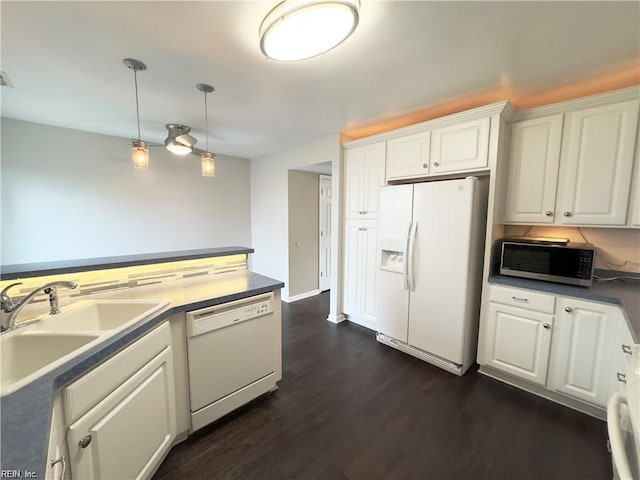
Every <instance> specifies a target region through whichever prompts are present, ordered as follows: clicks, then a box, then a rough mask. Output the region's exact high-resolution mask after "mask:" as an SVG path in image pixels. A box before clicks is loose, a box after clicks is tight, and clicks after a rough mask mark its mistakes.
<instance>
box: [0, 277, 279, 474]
mask: <svg viewBox="0 0 640 480" xmlns="http://www.w3.org/2000/svg"><path fill="white" fill-rule="evenodd" d="M283 286H284V284H283V283H282V282H280V281H279V280H274V279H272V278H269V277H265V276H262V275H259V274H256V273H253V272H249V271H243V272H235V273H228V274H224V275H220V276H217V277H215V278H211V277H208V278H203V277H199V278H191V279H185V280H178V281H175V282H171V283H167V284H162V285H150V286H144V287H137V288H131V289H128V290H124V291H119V292H110V293H108V294H100V295H93V296H90V297H87V298H93V299H164V300H167V301H169V305H168V306H167V307H165V308H164V309H163V310H160V311H159V312H157V313H156V314H154V315H152V316H151V317H150V318H147V319H144V320H142V321H141V322H139V323H138V324H135V325H132V326H130V327H128V328H127V329H125V330H123V331H121V332H118V333H116V334H115V335H113V336H111V337H108V338H106V339H105V340H104V342H101V343H100V344H98V345H96V346H95V347H93V348H91V349H90V350H88V351H86V352H84V353H82V354H80V355H78V356H77V357H75V358H73V359H72V360H70V361H68V362H66V363H65V364H64V365H61V366H60V367H58V368H56V369H55V370H53V371H51V372H49V373H48V374H46V375H44V376H43V377H41V378H39V379H38V380H36V381H34V382H32V383H30V384H28V385H26V386H24V387H23V388H21V389H19V390H17V391H15V392H13V393H10V394H8V395H7V396H5V397H3V398H2V399H0V418H1V428H2V444H1V445H0V448H1V450H0V452H1V454H0V461H1V469H2V470H3V471H5V470H18V471H21V472H24V471H25V470H29V471H33V472H35V473H36V475H37V478H44V473H45V471H44V468H45V462H46V458H47V457H46V456H47V448H48V441H49V438H48V435H49V427H50V423H51V413H52V405H53V399H54V395H55V394H56V391H57V390H58V389H59V388H61V387H63V386H64V385H66V384H68V383H70V382H72V381H73V380H75V379H77V378H79V377H80V376H82V375H83V374H84V373H86V372H87V371H89V370H91V369H92V368H93V367H94V366H95V365H97V364H98V363H100V362H102V361H104V360H106V359H107V358H108V357H110V356H111V355H112V354H114V353H115V352H117V351H119V350H120V349H122V348H123V347H124V346H126V345H128V344H130V343H132V342H133V341H134V340H136V339H138V338H139V337H141V336H142V335H144V334H145V333H146V332H148V331H149V330H151V329H152V328H153V327H155V326H156V325H158V324H160V323H161V322H162V321H163V320H166V319H167V318H169V317H170V316H171V315H173V314H175V313H179V312H186V311H189V310H195V309H199V308H205V307H209V306H212V305H219V304H221V303H226V302H231V301H234V300H239V299H242V298H246V297H250V296H253V295H259V294H261V293H267V292H272V291H275V290H278V289H280V288H282V287H283ZM62 308H63V309H64V305H62Z"/></svg>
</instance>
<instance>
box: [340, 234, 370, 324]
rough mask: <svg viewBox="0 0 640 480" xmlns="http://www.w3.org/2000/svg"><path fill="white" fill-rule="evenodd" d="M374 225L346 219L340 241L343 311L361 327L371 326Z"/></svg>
mask: <svg viewBox="0 0 640 480" xmlns="http://www.w3.org/2000/svg"><path fill="white" fill-rule="evenodd" d="M377 266H378V225H377V223H374V222H363V221H347V222H346V225H345V242H344V313H346V314H347V315H348V316H349V320H350V321H354V322H356V323H358V324H360V325H363V326H365V327H368V328H371V329H375V320H376V312H375V308H376V296H375V295H376V270H377Z"/></svg>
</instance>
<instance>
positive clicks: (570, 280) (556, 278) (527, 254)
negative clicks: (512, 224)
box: [500, 237, 595, 287]
mask: <svg viewBox="0 0 640 480" xmlns="http://www.w3.org/2000/svg"><path fill="white" fill-rule="evenodd" d="M594 263H595V248H594V247H593V245H592V244H590V243H575V242H569V241H559V240H556V241H553V239H549V240H547V239H541V238H536V239H528V238H526V237H525V238H517V239H510V238H506V239H504V240H503V242H502V248H501V256H500V274H501V275H510V276H512V277H522V278H532V279H535V280H544V281H547V282H556V283H566V284H568V285H580V286H584V287H589V286H591V283H592V278H593V266H594Z"/></svg>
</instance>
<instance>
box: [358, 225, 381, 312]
mask: <svg viewBox="0 0 640 480" xmlns="http://www.w3.org/2000/svg"><path fill="white" fill-rule="evenodd" d="M361 234H362V236H363V252H362V257H363V262H362V283H361V286H362V289H363V298H362V301H363V304H362V317H363V318H364V319H365V320H366V321H367V322H370V323H375V321H376V277H377V275H376V270H377V269H378V265H379V261H378V255H379V251H378V250H379V249H378V228H377V227H375V226H367V227H365V229H364V230H362V231H361Z"/></svg>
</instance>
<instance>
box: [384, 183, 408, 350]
mask: <svg viewBox="0 0 640 480" xmlns="http://www.w3.org/2000/svg"><path fill="white" fill-rule="evenodd" d="M412 209H413V185H395V186H387V187H383V188H382V190H381V192H380V232H379V239H378V245H379V249H380V256H379V262H380V263H379V264H378V265H377V272H376V273H377V286H376V287H377V294H376V297H377V298H376V300H377V303H376V326H377V329H378V332H381V333H384V334H385V335H388V336H390V337H392V338H395V339H397V340H400V341H401V342H405V343H406V342H407V333H408V327H409V285H408V282H407V277H406V275H407V273H408V272H407V266H408V265H407V260H408V256H407V246H408V239H409V229H410V226H411V215H412Z"/></svg>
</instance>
